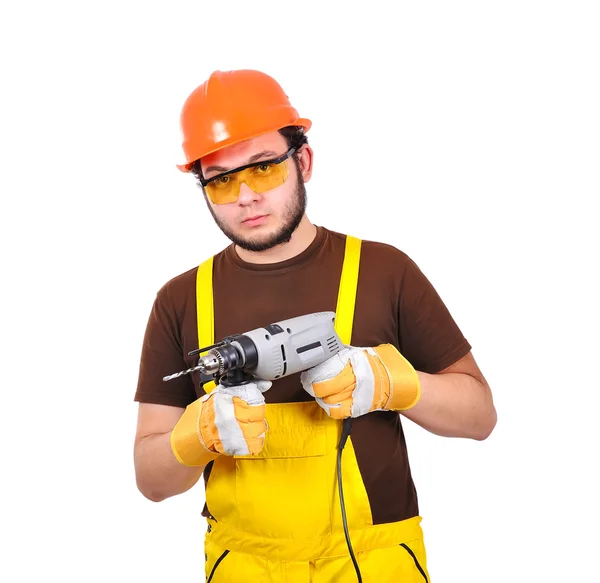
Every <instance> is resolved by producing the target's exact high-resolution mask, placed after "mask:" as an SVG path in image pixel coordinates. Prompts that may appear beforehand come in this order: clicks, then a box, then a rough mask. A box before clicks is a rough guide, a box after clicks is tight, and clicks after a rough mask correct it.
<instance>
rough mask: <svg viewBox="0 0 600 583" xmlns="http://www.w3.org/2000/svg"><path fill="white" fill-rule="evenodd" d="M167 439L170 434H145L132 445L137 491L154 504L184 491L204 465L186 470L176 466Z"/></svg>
mask: <svg viewBox="0 0 600 583" xmlns="http://www.w3.org/2000/svg"><path fill="white" fill-rule="evenodd" d="M170 439H171V432H169V433H161V434H156V435H148V436H147V437H143V438H142V439H141V440H140V441H139V442H138V443H137V444H136V446H135V451H134V461H135V473H136V481H137V486H138V489H139V490H140V492H141V493H142V494H143V495H144V496H145V497H146V498H148V499H149V500H152V501H154V502H160V501H161V500H164V499H165V498H170V497H171V496H176V495H177V494H182V493H183V492H186V491H187V490H189V489H190V488H191V487H192V486H193V485H194V484H195V483H196V482H197V481H198V479H199V478H200V476H201V475H202V471H203V470H204V466H197V467H187V466H184V465H183V464H181V463H179V461H177V458H176V457H175V455H174V454H173V450H172V449H171V443H170Z"/></svg>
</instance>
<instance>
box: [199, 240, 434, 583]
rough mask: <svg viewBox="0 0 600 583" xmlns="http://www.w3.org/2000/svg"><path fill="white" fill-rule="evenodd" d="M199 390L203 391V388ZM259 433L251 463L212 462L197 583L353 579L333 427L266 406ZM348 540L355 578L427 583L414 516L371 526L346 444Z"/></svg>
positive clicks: (353, 244) (351, 294)
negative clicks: (264, 427) (262, 434)
mask: <svg viewBox="0 0 600 583" xmlns="http://www.w3.org/2000/svg"><path fill="white" fill-rule="evenodd" d="M360 248H361V241H360V239H356V238H354V237H347V239H346V251H345V257H344V264H343V269H342V276H341V280H340V288H339V294H338V304H337V309H336V323H335V325H336V331H337V332H338V335H339V336H340V339H341V340H342V342H343V343H344V344H350V339H351V334H352V324H353V319H354V303H355V297H356V286H357V280H358V267H359V262H360ZM196 291H197V293H196V298H197V308H198V309H197V313H198V341H199V346H210V345H212V344H213V343H214V311H213V296H212V258H210V259H208V260H207V261H205V262H204V263H203V264H201V265H200V267H199V269H198V276H197V290H196ZM212 387H214V383H211V386H207V385H205V389H206V390H207V391H208V390H211V389H212ZM266 411H267V412H266V416H267V422H268V427H269V429H268V432H267V435H266V438H265V445H264V448H263V450H262V452H261V453H260V454H258V455H257V456H253V457H252V458H249V457H244V456H240V457H238V456H233V457H232V456H227V455H222V456H220V457H218V458H217V459H216V460H215V461H214V466H213V468H212V470H211V473H210V477H209V479H208V484H207V486H206V502H207V507H208V509H209V510H210V512H211V515H212V517H214V518H212V517H209V518H207V522H208V529H207V533H206V536H205V559H206V561H205V571H206V581H207V582H210V583H222V582H228V583H236V582H238V581H239V582H242V581H243V582H245V583H246V582H262V581H265V582H267V581H268V582H273V583H284V582H285V583H308V582H311V583H335V582H338V581H339V582H343V583H344V582H349V583H352V582H353V581H357V580H358V579H357V576H356V573H355V569H354V566H353V563H352V560H351V558H350V554H349V550H348V546H347V543H346V538H345V535H344V530H343V524H342V514H341V508H340V500H339V494H338V486H337V475H336V468H337V465H336V464H337V445H338V442H339V440H340V436H341V427H342V426H341V423H340V422H339V421H335V420H333V419H331V418H329V416H328V415H327V414H326V413H325V411H324V410H323V409H322V408H321V407H319V405H318V404H317V403H316V402H315V401H310V402H304V403H278V404H267V407H266ZM342 484H343V491H344V502H345V507H346V516H347V522H348V528H349V531H350V540H351V544H352V548H353V551H354V555H355V557H356V560H357V562H358V565H359V567H360V571H361V575H362V581H364V582H368V581H376V582H377V583H388V582H389V583H391V582H394V583H413V582H414V583H423V582H424V581H429V574H428V573H427V567H426V553H425V547H424V543H423V535H422V530H421V525H420V522H421V518H420V517H418V516H417V517H415V518H411V519H408V520H404V521H401V522H396V523H391V524H377V525H373V522H372V517H371V511H370V506H369V501H368V498H367V493H366V490H365V487H364V485H363V482H362V478H361V474H360V471H359V468H358V463H357V460H356V456H355V454H354V449H353V446H352V435H350V438H349V439H348V441H347V443H346V447H345V448H344V451H343V456H342Z"/></svg>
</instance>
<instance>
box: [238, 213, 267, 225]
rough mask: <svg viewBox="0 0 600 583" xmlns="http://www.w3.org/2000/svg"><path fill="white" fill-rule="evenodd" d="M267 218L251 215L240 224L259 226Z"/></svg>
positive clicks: (265, 216)
mask: <svg viewBox="0 0 600 583" xmlns="http://www.w3.org/2000/svg"><path fill="white" fill-rule="evenodd" d="M266 218H267V215H253V216H251V217H248V218H247V219H244V220H243V221H242V223H243V224H244V225H250V226H252V225H259V224H261V223H263V222H264V221H265V220H266Z"/></svg>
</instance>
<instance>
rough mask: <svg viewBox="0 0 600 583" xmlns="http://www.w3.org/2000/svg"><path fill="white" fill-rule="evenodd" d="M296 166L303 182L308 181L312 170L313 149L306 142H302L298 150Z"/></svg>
mask: <svg viewBox="0 0 600 583" xmlns="http://www.w3.org/2000/svg"><path fill="white" fill-rule="evenodd" d="M298 167H299V168H300V173H301V174H302V179H303V180H304V182H308V181H309V180H310V177H311V176H312V170H313V150H312V148H311V147H310V146H309V145H308V144H304V145H303V146H302V148H300V150H299V152H298Z"/></svg>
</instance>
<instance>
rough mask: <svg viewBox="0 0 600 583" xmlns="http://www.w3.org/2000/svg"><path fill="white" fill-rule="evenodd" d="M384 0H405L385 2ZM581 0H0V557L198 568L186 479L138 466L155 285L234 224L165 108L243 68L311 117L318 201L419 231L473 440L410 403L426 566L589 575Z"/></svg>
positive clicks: (593, 502) (588, 313) (456, 579)
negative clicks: (461, 339) (465, 391)
mask: <svg viewBox="0 0 600 583" xmlns="http://www.w3.org/2000/svg"><path fill="white" fill-rule="evenodd" d="M392 6H394V8H393V11H392ZM599 25H600V19H599V15H598V8H597V3H596V2H578V1H573V0H571V1H569V2H566V1H564V2H557V1H544V2H541V1H540V2H533V1H527V0H520V1H512V0H505V1H504V2H476V1H471V2H468V1H465V0H458V1H454V2H431V1H429V2H427V1H424V2H412V3H399V4H398V3H396V4H394V3H392V2H384V1H383V0H371V1H369V2H366V3H356V2H349V3H342V2H339V3H334V2H324V1H323V2H239V3H235V2H218V1H216V0H215V1H213V2H191V1H190V2H177V1H173V2H141V1H140V2H127V1H121V2H114V1H113V2H98V3H89V2H79V3H76V2H71V3H68V2H19V3H16V2H12V3H8V2H7V3H5V4H3V8H2V9H1V12H0V49H1V54H2V72H1V85H2V88H1V90H0V99H1V107H0V135H1V140H2V141H1V152H0V155H1V156H0V165H1V171H0V181H1V184H0V189H1V190H0V191H1V195H2V231H1V237H2V266H3V269H2V281H3V283H2V288H1V289H2V302H1V309H2V349H1V355H2V395H3V397H2V408H1V412H2V415H1V419H2V423H1V426H0V430H1V431H2V436H1V437H2V439H1V442H0V443H1V447H2V461H3V463H2V466H3V470H2V475H3V478H2V481H1V482H0V484H1V485H0V488H1V490H2V492H1V496H0V501H1V502H0V503H1V504H2V509H1V519H0V528H1V529H2V540H3V541H4V542H3V543H2V553H1V555H2V560H1V561H0V571H6V574H4V573H2V574H0V578H1V579H2V580H3V581H11V582H13V581H14V582H17V581H18V582H21V581H27V582H29V581H31V582H34V581H47V580H60V581H65V582H67V581H68V582H76V581H77V582H79V581H86V582H96V581H98V582H104V581H107V580H112V581H144V582H148V583H154V582H157V583H158V582H161V583H162V582H164V581H167V580H168V581H179V580H187V581H194V580H195V581H200V580H203V573H202V557H203V550H202V540H203V536H204V524H203V521H202V518H201V516H200V510H201V508H202V503H203V500H204V498H203V491H202V487H201V485H200V486H199V487H197V488H194V489H193V490H192V491H190V492H188V493H186V494H185V495H182V496H180V497H177V498H174V499H170V500H167V501H165V502H162V503H160V504H155V503H152V502H149V501H148V500H146V499H145V498H143V497H142V495H141V494H139V492H138V491H137V490H136V487H135V480H134V474H133V464H132V441H133V435H134V430H135V422H136V412H137V410H136V404H135V403H134V402H133V394H134V390H135V386H136V382H137V370H138V369H137V367H138V362H139V353H140V349H141V341H142V336H143V332H144V328H145V325H146V320H147V317H148V314H149V310H150V307H151V304H152V301H153V299H154V295H155V293H156V291H157V290H158V288H159V287H160V286H161V285H162V284H163V283H164V282H166V281H167V280H168V279H170V278H171V277H173V276H175V275H177V274H179V273H181V272H183V271H185V270H187V269H190V268H192V267H194V266H195V265H197V264H198V263H199V262H200V261H201V260H202V259H204V258H206V257H207V256H209V255H210V254H212V253H215V252H217V251H219V250H220V249H222V248H223V247H224V246H225V245H227V244H228V241H227V240H225V239H224V237H223V236H222V235H221V233H220V231H218V229H217V228H216V226H215V225H214V224H213V222H212V219H211V218H210V215H209V214H208V211H207V210H206V208H205V206H204V202H203V200H202V198H201V194H200V191H199V190H198V189H197V188H196V186H195V185H194V183H193V180H192V179H191V178H190V177H189V176H187V175H184V174H181V173H180V172H178V171H177V169H176V168H175V163H177V162H180V161H181V150H180V144H179V128H178V120H179V111H180V108H181V105H182V104H183V101H184V99H185V98H186V97H187V95H188V94H189V93H190V92H191V91H192V90H193V89H194V88H195V87H196V86H197V85H198V84H200V83H201V82H202V81H203V80H204V79H205V78H206V77H207V76H208V75H209V74H210V72H211V71H213V70H215V69H222V70H227V69H233V68H245V67H248V68H257V69H262V70H264V71H265V72H268V73H270V74H272V75H273V76H274V77H276V78H277V79H278V80H279V81H280V83H281V84H282V85H283V86H284V88H285V90H286V92H287V93H288V95H289V96H290V99H291V100H292V102H293V103H294V105H295V106H296V107H297V109H298V110H299V112H300V115H302V116H306V117H309V118H310V119H312V121H313V123H314V126H313V128H312V129H311V131H310V134H309V139H310V143H311V145H312V146H313V148H314V150H315V170H314V175H313V178H312V180H311V181H310V183H309V184H308V185H307V187H308V194H309V217H310V218H311V219H312V221H313V222H315V223H317V224H322V225H325V226H328V227H329V228H332V229H334V230H339V231H343V232H349V233H351V234H354V235H356V236H359V237H363V238H367V239H376V240H380V241H384V242H387V243H390V244H393V245H395V246H397V247H399V248H401V249H403V250H404V251H405V252H407V253H408V254H409V255H410V256H411V257H412V258H413V259H414V260H415V261H416V262H417V263H418V264H419V265H420V267H421V268H422V269H423V271H424V272H425V273H426V275H427V276H428V277H429V278H430V280H431V281H432V283H433V284H434V285H435V286H436V288H437V289H438V291H439V292H440V294H441V296H442V298H443V299H444V301H445V302H446V304H447V305H448V307H449V308H450V310H451V312H452V314H453V315H454V317H455V318H456V320H457V322H458V323H459V326H460V327H461V328H462V330H463V331H464V333H465V335H466V336H467V338H468V339H469V340H470V342H471V343H472V345H473V347H474V355H475V357H476V359H477V361H478V362H479V364H480V366H481V368H482V370H483V372H484V374H485V375H486V377H487V378H488V380H489V382H490V384H491V386H492V389H493V391H494V395H495V401H496V406H497V408H498V415H499V420H498V425H497V428H496V430H495V432H494V433H493V434H492V436H491V437H490V438H489V439H488V440H487V441H484V442H471V441H467V440H453V439H443V438H440V437H436V436H433V435H431V434H428V433H427V432H425V431H424V430H422V429H420V428H419V427H417V426H415V425H413V424H411V423H410V422H406V423H405V427H406V432H407V439H408V445H409V448H410V455H411V464H412V468H413V472H414V478H415V480H416V483H417V487H418V491H419V497H420V503H421V511H422V514H423V515H424V517H425V519H424V522H423V527H424V529H425V533H426V540H427V546H428V552H429V567H430V571H431V575H432V580H433V582H434V583H475V582H477V583H480V582H486V583H495V582H505V581H519V582H521V581H522V582H530V581H544V582H550V581H552V582H554V581H556V582H559V581H560V582H563V581H600V567H599V566H598V561H597V559H596V557H597V549H598V534H597V525H598V521H599V519H600V515H599V504H598V496H599V492H600V483H599V481H598V478H597V475H598V459H599V456H598V444H599V443H600V440H599V439H598V422H597V417H598V408H597V405H598V389H599V382H598V372H597V368H598V367H597V363H598V356H597V354H598V349H599V348H600V346H599V344H600V343H599V342H598V336H597V334H598V325H599V324H600V322H599V318H598V296H599V291H600V290H599V288H598V284H597V283H596V282H597V278H598V254H599V253H598V250H599V247H600V245H599V240H598V210H597V200H596V199H597V198H598V195H599V193H600V188H599V186H600V184H599V182H600V181H599V160H600V157H599V154H600V147H599V144H600V140H599V135H600V113H599V112H600V106H599V104H600V86H599V71H600V68H599V67H600V41H599V35H598V30H599Z"/></svg>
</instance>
